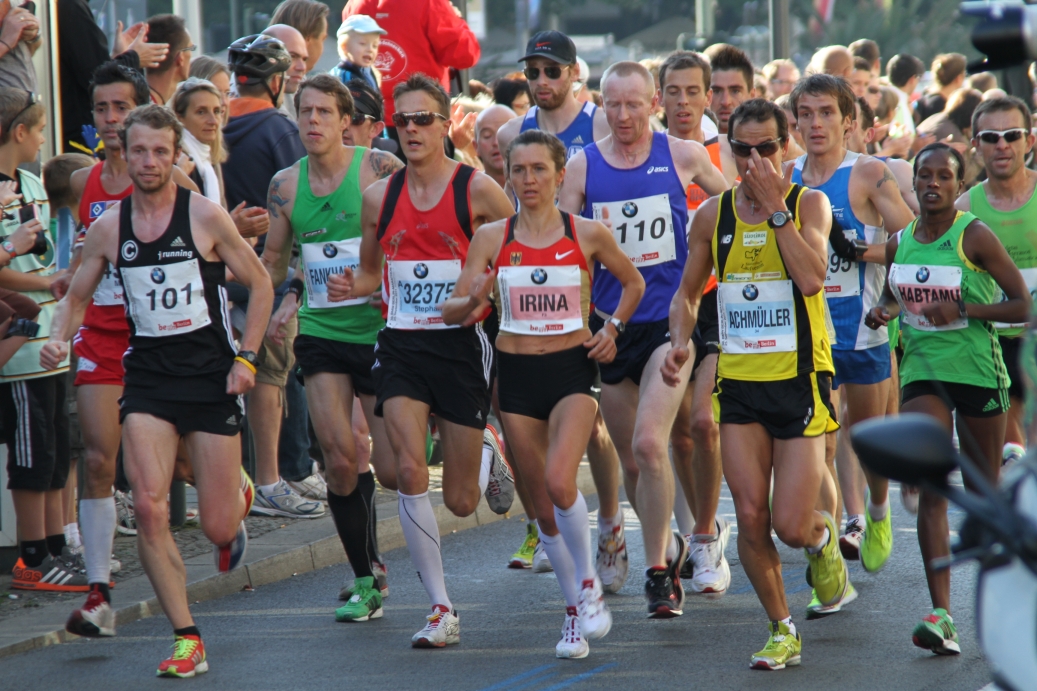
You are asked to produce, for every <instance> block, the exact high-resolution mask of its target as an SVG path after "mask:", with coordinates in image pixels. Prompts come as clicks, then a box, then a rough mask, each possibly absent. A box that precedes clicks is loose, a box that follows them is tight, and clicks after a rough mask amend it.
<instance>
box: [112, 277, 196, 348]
mask: <svg viewBox="0 0 1037 691" xmlns="http://www.w3.org/2000/svg"><path fill="white" fill-rule="evenodd" d="M119 271H120V273H121V274H122V282H123V286H124V288H125V290H126V297H127V304H128V307H129V312H130V317H131V318H132V319H133V324H134V327H135V330H136V335H138V336H150V337H159V336H172V335H175V334H183V333H190V332H191V331H197V330H198V329H201V328H202V327H205V326H208V325H209V324H210V323H211V320H210V319H209V307H208V305H207V304H206V302H205V291H204V286H203V284H202V274H201V270H200V267H199V264H198V260H197V259H191V260H189V261H185V262H176V263H174V264H162V265H158V266H129V267H127V266H123V267H121V268H120V269H119Z"/></svg>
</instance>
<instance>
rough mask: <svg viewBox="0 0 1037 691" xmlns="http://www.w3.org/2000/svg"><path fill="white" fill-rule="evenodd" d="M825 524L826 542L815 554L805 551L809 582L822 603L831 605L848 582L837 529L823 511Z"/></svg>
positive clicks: (836, 600)
mask: <svg viewBox="0 0 1037 691" xmlns="http://www.w3.org/2000/svg"><path fill="white" fill-rule="evenodd" d="M821 515H822V516H824V519H825V525H826V526H827V527H828V544H826V545H825V546H824V547H823V548H822V549H821V551H820V552H818V553H817V554H811V553H810V552H809V551H806V550H805V551H806V554H807V562H808V563H809V564H810V583H811V585H813V587H814V590H815V591H816V593H817V597H818V599H819V600H820V601H821V604H823V605H833V604H835V603H837V602H839V601H840V600H842V599H843V597H844V596H845V595H846V592H847V586H848V584H849V582H850V579H849V577H848V576H847V573H846V562H845V561H843V554H842V552H840V551H839V530H838V529H837V528H836V527H835V521H833V520H832V516H831V515H830V514H828V513H827V512H825V511H822V512H821Z"/></svg>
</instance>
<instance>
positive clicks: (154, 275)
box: [151, 266, 166, 283]
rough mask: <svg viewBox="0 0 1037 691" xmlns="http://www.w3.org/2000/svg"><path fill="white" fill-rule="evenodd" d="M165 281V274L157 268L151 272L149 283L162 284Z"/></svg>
mask: <svg viewBox="0 0 1037 691" xmlns="http://www.w3.org/2000/svg"><path fill="white" fill-rule="evenodd" d="M165 280H166V272H165V271H163V270H162V269H161V268H159V267H157V266H156V267H155V268H154V269H152V270H151V282H152V283H164V282H165Z"/></svg>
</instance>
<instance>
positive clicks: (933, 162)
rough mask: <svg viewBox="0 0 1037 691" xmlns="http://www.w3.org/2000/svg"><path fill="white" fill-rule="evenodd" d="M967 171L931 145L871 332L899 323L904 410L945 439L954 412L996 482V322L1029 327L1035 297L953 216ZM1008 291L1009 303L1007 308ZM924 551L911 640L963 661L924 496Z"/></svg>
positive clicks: (1001, 398)
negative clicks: (928, 601) (923, 588)
mask: <svg viewBox="0 0 1037 691" xmlns="http://www.w3.org/2000/svg"><path fill="white" fill-rule="evenodd" d="M964 172H965V161H964V159H963V158H962V156H961V154H960V153H958V151H957V150H955V149H952V148H951V147H949V146H947V145H946V144H943V143H938V144H930V145H929V146H927V147H925V148H923V149H922V150H921V151H920V152H919V154H918V156H917V158H916V159H915V193H916V194H917V195H918V202H919V206H920V207H921V214H920V215H919V217H918V220H917V221H915V222H914V223H912V224H911V225H910V226H908V227H907V228H905V229H904V230H903V231H901V232H900V233H898V234H897V235H896V236H894V237H892V238H890V239H889V241H888V242H887V243H886V265H887V266H888V267H889V269H888V274H887V280H886V289H885V292H884V293H883V295H882V299H881V301H880V303H879V305H878V306H876V307H873V308H872V309H871V311H870V312H869V313H868V316H867V317H866V319H865V324H866V325H867V326H869V327H871V328H873V329H874V328H878V327H879V326H881V325H883V324H886V323H888V322H889V320H890V318H891V317H893V316H896V315H897V314H899V315H900V317H901V331H902V342H903V345H904V358H903V361H902V362H901V369H900V379H901V385H902V387H903V394H902V401H903V403H902V406H901V411H902V412H905V413H906V412H915V413H924V414H926V415H930V416H932V417H933V418H935V419H936V420H938V421H939V422H940V423H941V424H943V425H944V426H945V427H946V428H947V433H948V434H950V433H951V430H952V429H953V417H952V416H953V414H954V413H955V412H957V420H958V431H959V439H960V440H961V448H962V451H963V452H964V453H965V454H967V455H968V456H969V457H970V458H972V459H974V461H975V462H976V464H977V465H978V466H979V467H981V468H982V469H983V470H984V471H985V472H986V473H987V474H988V475H989V477H990V478H991V480H994V481H996V480H997V475H998V471H999V470H1000V468H1001V445H1002V443H1003V441H1004V434H1005V421H1006V418H1007V415H1006V412H1007V405H1008V401H1007V398H1008V374H1007V372H1006V371H1005V366H1004V362H1003V361H1002V359H1001V349H1000V347H999V346H998V342H997V333H996V330H995V328H994V326H993V322H995V321H1003V322H1018V321H1023V320H1024V319H1025V318H1026V315H1027V314H1029V310H1030V294H1029V291H1027V290H1026V284H1025V283H1024V282H1023V277H1022V274H1020V273H1019V269H1018V268H1016V266H1015V264H1014V263H1013V262H1012V259H1011V257H1009V256H1008V252H1006V251H1005V248H1004V246H1003V245H1002V244H1001V243H1000V242H999V241H998V239H997V236H996V235H994V233H992V232H991V231H990V228H989V227H987V226H986V224H984V223H983V222H982V221H980V220H979V219H977V218H976V217H975V216H974V215H972V214H971V213H967V212H962V211H958V210H956V209H955V208H954V200H955V198H956V197H957V196H958V195H959V194H961V192H962V190H963V188H964V182H963V179H962V178H963V177H964ZM1001 291H1003V292H1004V294H1005V296H1006V299H1005V300H1000V297H1001V296H1000V292H1001ZM966 484H967V485H968V484H969V483H968V481H966ZM970 489H971V487H970ZM918 543H919V545H920V547H921V549H922V557H923V561H924V563H925V570H926V580H927V581H928V583H929V594H930V596H931V598H932V602H933V607H934V610H933V611H932V613H930V614H929V615H927V616H926V617H925V618H924V619H923V620H922V622H921V623H920V624H919V625H918V626H916V627H915V629H914V632H913V635H912V641H913V642H914V644H915V645H916V646H918V647H920V648H926V649H928V650H932V651H933V652H935V653H939V654H943V655H947V654H958V653H960V652H961V648H960V647H959V646H958V634H957V631H956V630H955V628H954V622H953V620H952V619H951V617H950V615H949V614H948V609H949V608H950V591H951V581H950V572H949V571H947V570H946V569H944V570H941V571H933V570H931V568H930V566H929V564H930V563H931V561H932V560H933V559H934V558H937V557H945V556H947V555H949V554H950V536H949V532H948V527H947V501H946V500H945V499H942V498H941V497H939V496H937V495H935V494H932V493H930V492H927V491H925V490H922V494H921V497H920V501H919V509H918Z"/></svg>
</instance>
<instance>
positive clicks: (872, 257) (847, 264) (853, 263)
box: [792, 74, 914, 617]
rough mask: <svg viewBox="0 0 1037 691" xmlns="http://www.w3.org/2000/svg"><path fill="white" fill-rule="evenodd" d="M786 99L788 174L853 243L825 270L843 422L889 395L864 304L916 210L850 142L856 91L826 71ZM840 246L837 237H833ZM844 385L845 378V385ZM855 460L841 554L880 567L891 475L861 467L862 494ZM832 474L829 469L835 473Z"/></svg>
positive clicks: (844, 464) (828, 502)
mask: <svg viewBox="0 0 1037 691" xmlns="http://www.w3.org/2000/svg"><path fill="white" fill-rule="evenodd" d="M792 107H793V110H794V111H795V113H796V123H797V127H798V128H799V131H800V134H801V135H802V137H803V141H804V144H805V146H806V150H807V153H806V154H805V155H803V156H800V157H799V158H797V159H796V161H795V163H794V164H793V171H792V181H793V182H795V183H797V184H802V185H807V186H808V187H810V188H812V189H816V190H820V191H822V192H824V193H825V194H826V195H827V196H828V199H829V200H830V201H831V204H832V214H833V235H834V234H835V233H837V232H839V231H840V230H841V231H842V233H843V235H844V236H845V237H846V238H847V239H848V240H850V241H851V242H852V243H853V244H854V246H855V247H854V248H853V250H851V251H850V253H849V256H847V252H846V250H845V249H837V248H836V245H835V243H836V242H837V241H839V240H842V238H841V237H839V236H838V235H835V236H834V239H833V240H832V244H830V247H829V254H828V265H827V267H828V268H827V271H826V274H825V296H826V297H827V299H828V308H829V311H830V312H831V316H832V322H833V324H834V326H835V334H836V337H835V342H834V343H833V344H832V357H833V361H834V364H835V378H834V381H833V385H832V389H833V392H834V395H833V396H832V399H833V402H834V404H835V406H836V409H838V406H839V398H838V395H837V394H842V392H843V391H845V395H846V409H847V420H846V422H847V429H849V427H850V426H852V425H854V424H856V423H857V422H861V421H863V420H867V419H868V418H872V417H877V416H880V415H885V413H886V406H887V403H888V400H889V387H890V376H891V364H890V357H889V345H888V343H889V336H888V334H887V333H886V332H885V331H884V330H882V329H877V330H873V329H870V328H868V327H867V326H865V324H864V317H865V316H866V315H867V311H868V310H869V309H870V308H871V307H872V306H874V304H875V302H876V300H878V298H879V296H880V294H881V292H882V286H883V283H884V281H885V273H884V268H883V265H884V263H885V244H884V243H885V240H886V236H887V234H889V233H895V232H897V231H898V230H901V229H902V228H904V227H905V226H907V225H908V224H909V223H910V222H911V221H912V220H913V218H914V214H913V213H912V212H911V209H910V208H908V206H907V204H905V203H904V199H903V197H902V196H901V195H900V188H899V186H898V185H897V182H896V178H895V177H894V175H893V173H892V172H891V171H890V170H889V168H888V167H887V166H886V164H885V163H884V162H882V161H880V160H878V159H876V158H873V157H871V156H867V155H861V154H857V153H854V152H852V151H849V150H848V149H847V148H846V140H847V135H848V133H850V132H851V131H852V130H853V128H854V123H855V121H856V119H857V107H856V99H855V98H854V95H853V90H852V89H851V87H850V85H849V83H848V82H847V81H846V80H844V79H842V78H840V77H834V76H831V75H827V74H815V75H811V76H810V77H807V78H806V79H805V80H803V81H801V82H800V83H799V84H797V85H796V88H795V89H793V90H792ZM840 247H841V246H840ZM844 384H845V387H844V386H843V385H844ZM835 442H836V438H835V434H834V433H832V434H830V435H829V437H828V440H827V457H826V460H827V461H828V462H829V463H828V465H829V468H830V469H832V468H833V465H834V459H835V451H836V443H835ZM858 467H859V465H858V463H857V461H856V458H855V457H853V455H852V452H850V451H849V450H848V449H847V453H846V457H845V458H843V459H841V460H840V469H839V476H840V477H842V478H846V480H845V481H844V482H842V483H841V484H842V485H843V487H844V489H846V490H847V491H846V492H845V493H844V497H843V499H844V501H845V502H846V508H847V515H848V519H847V522H846V532H845V534H844V535H843V536H842V537H841V538H839V545H840V548H841V550H842V553H843V555H844V556H845V557H846V558H848V559H858V558H859V559H860V560H861V564H862V565H863V566H864V568H865V570H867V571H869V572H874V571H878V570H879V569H881V568H882V567H883V566H884V565H885V563H886V560H887V559H888V558H889V555H890V552H891V551H892V547H893V532H892V527H891V523H890V511H889V499H888V488H889V482H888V480H886V479H885V478H883V477H880V476H878V475H874V474H870V473H866V477H867V480H868V488H869V494H868V497H869V498H868V502H867V507H866V510H865V507H864V497H863V496H861V495H860V488H859V483H858V482H857V480H856V476H857V474H858V472H859V471H858V470H857V468H858ZM833 479H834V478H833ZM824 487H826V488H827V489H826V490H825V491H824V492H823V493H822V494H823V498H822V502H823V503H824V505H825V508H826V510H828V511H829V512H830V513H832V515H833V516H835V517H836V518H837V519H838V518H839V516H838V514H837V510H838V495H837V494H836V493H835V491H834V490H835V487H834V486H833V485H831V484H828V483H827V481H826V484H825V485H824ZM854 597H856V592H855V591H854V590H853V587H852V586H850V585H848V586H847V592H846V594H845V596H844V600H843V601H841V602H823V601H821V600H819V599H818V598H817V596H816V594H815V598H814V600H813V601H812V602H811V603H810V605H809V606H808V609H807V611H808V617H814V616H824V615H826V614H831V613H834V612H837V611H839V608H840V607H841V606H842V604H845V603H848V602H850V601H851V600H852V599H853V598H854Z"/></svg>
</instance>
